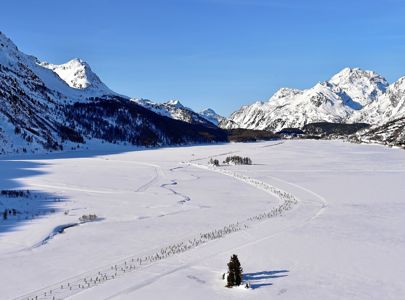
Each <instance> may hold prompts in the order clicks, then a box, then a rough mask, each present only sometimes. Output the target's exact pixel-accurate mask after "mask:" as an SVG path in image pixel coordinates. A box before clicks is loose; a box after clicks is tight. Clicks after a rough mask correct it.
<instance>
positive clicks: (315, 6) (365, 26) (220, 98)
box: [0, 0, 405, 115]
mask: <svg viewBox="0 0 405 300" xmlns="http://www.w3.org/2000/svg"><path fill="white" fill-rule="evenodd" d="M404 3H405V1H402V0H385V1H370V0H368V1H365V0H351V1H347V0H341V1H328V0H323V1H320V0H305V1H303V0H295V1H293V0H274V1H273V0H267V1H265V0H160V1H158V0H145V1H136V0H134V1H129V0H128V1H124V0H115V1H113V0H97V1H96V0H87V1H86V0H80V1H78V0H69V1H63V0H58V1H56V0H38V1H28V0H27V1H20V0H13V1H4V3H2V8H1V10H0V24H1V27H0V30H1V31H3V32H4V33H5V34H6V35H8V36H9V37H10V38H11V39H12V40H13V41H14V42H15V43H16V44H17V46H19V48H20V49H21V50H22V51H24V52H26V53H28V54H33V55H35V56H37V57H38V58H40V59H41V60H46V61H49V62H52V63H63V62H66V61H68V60H69V59H71V58H74V57H80V58H82V59H84V60H86V61H87V62H88V63H89V64H90V65H91V66H92V68H93V70H94V71H95V72H96V73H97V74H98V75H99V76H100V77H101V79H102V80H103V81H104V82H105V83H106V84H107V85H108V86H110V87H111V88H112V89H113V90H115V91H117V92H120V93H122V94H125V95H128V96H136V97H143V98H148V99H152V100H156V101H165V100H169V99H178V100H180V101H181V102H182V103H183V104H185V105H187V106H189V107H191V108H193V109H196V110H200V109H203V108H205V107H212V108H214V109H215V110H217V111H218V112H219V113H221V114H224V115H228V114H229V113H230V112H232V111H233V110H236V109H238V108H239V107H240V106H241V105H243V104H248V103H251V102H254V101H256V100H267V99H268V98H269V97H270V96H271V95H272V94H273V93H274V92H275V91H276V90H277V89H279V88H280V87H285V86H287V87H294V88H308V87H310V86H312V85H314V84H315V83H316V82H318V81H323V80H326V79H328V78H330V77H331V76H332V75H333V74H334V73H336V72H338V71H339V70H340V69H342V68H344V67H346V66H350V67H361V68H365V69H372V70H375V71H377V72H378V73H380V74H382V75H383V76H385V77H386V78H387V79H388V80H389V81H390V82H392V81H394V80H396V79H398V78H399V77H401V76H403V75H405V31H404V29H405V17H404V16H405V4H404Z"/></svg>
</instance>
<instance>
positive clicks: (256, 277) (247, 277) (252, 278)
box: [243, 270, 289, 289]
mask: <svg viewBox="0 0 405 300" xmlns="http://www.w3.org/2000/svg"><path fill="white" fill-rule="evenodd" d="M288 272H289V271H288V270H275V271H261V272H254V273H245V274H243V281H244V282H249V284H250V288H251V289H258V288H261V287H264V286H270V285H273V283H272V282H271V281H272V279H275V278H280V277H286V276H288V275H287V274H286V273H288Z"/></svg>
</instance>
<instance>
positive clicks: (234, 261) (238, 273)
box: [226, 254, 243, 287]
mask: <svg viewBox="0 0 405 300" xmlns="http://www.w3.org/2000/svg"><path fill="white" fill-rule="evenodd" d="M242 272H243V269H242V267H241V265H240V262H239V259H238V256H237V255H236V254H234V255H232V256H231V260H230V261H229V263H228V277H227V285H226V286H227V287H233V286H239V285H240V284H241V283H242Z"/></svg>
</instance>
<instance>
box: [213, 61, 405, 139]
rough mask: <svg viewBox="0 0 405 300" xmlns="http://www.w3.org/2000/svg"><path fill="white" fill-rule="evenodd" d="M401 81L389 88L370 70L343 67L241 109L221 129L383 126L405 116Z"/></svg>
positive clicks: (222, 124)
mask: <svg viewBox="0 0 405 300" xmlns="http://www.w3.org/2000/svg"><path fill="white" fill-rule="evenodd" d="M404 81H405V80H404V79H403V78H402V79H400V80H399V81H398V82H396V83H394V84H392V85H389V84H388V82H387V81H386V80H385V79H384V78H383V77H382V76H381V75H378V74H377V73H375V72H373V71H365V70H361V69H359V68H345V69H343V70H342V71H341V72H339V73H337V74H336V75H334V76H333V77H332V78H331V79H330V80H327V81H324V82H322V83H318V84H316V85H315V86H314V87H312V88H310V89H307V90H296V89H289V88H282V89H280V90H279V91H277V92H276V93H275V94H274V95H273V96H272V97H271V98H270V100H268V101H267V102H256V103H254V104H252V105H247V106H243V107H241V108H240V110H238V111H236V112H234V113H232V114H231V116H230V117H229V119H228V120H226V121H223V122H221V124H220V126H221V127H222V128H236V127H240V128H248V129H261V130H273V131H279V130H281V129H283V128H287V127H288V128H291V127H298V128H302V127H303V126H304V125H306V124H308V123H314V122H332V123H353V122H366V123H370V124H382V123H384V122H387V121H389V120H393V119H395V118H398V117H400V116H402V115H403V114H404V113H405V109H404V106H405V105H404V101H405V100H404V99H405V93H404V90H405V88H404Z"/></svg>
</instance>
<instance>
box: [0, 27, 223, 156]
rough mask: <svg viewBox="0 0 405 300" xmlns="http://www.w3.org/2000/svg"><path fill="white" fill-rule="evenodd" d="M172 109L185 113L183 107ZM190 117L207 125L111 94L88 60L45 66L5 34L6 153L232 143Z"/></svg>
mask: <svg viewBox="0 0 405 300" xmlns="http://www.w3.org/2000/svg"><path fill="white" fill-rule="evenodd" d="M168 106H170V107H173V114H175V113H177V112H178V114H179V115H182V114H181V112H180V111H181V110H182V108H181V106H180V104H179V103H174V102H170V103H168ZM188 117H189V118H191V119H193V118H194V117H195V118H196V119H197V120H199V119H201V122H198V121H196V122H193V124H189V123H185V122H180V121H177V120H173V119H171V118H166V117H162V116H161V115H160V114H156V113H154V112H152V111H150V110H148V109H145V108H144V107H142V106H140V105H138V104H136V103H135V102H131V101H129V98H127V97H123V96H120V95H118V94H116V93H115V92H113V91H111V90H110V89H109V88H108V87H107V86H106V85H105V84H104V83H103V82H102V81H101V80H100V78H99V77H98V76H97V75H96V74H95V73H93V72H92V70H91V68H90V66H89V65H88V64H87V63H85V62H83V61H82V60H80V59H74V60H72V61H70V62H68V63H66V64H63V65H53V64H50V63H44V62H41V61H39V60H38V59H37V58H35V57H33V56H29V55H26V54H24V53H22V52H21V51H19V49H18V48H17V46H16V45H15V44H14V43H13V42H12V41H11V40H10V39H9V38H7V37H6V36H5V35H4V34H3V33H0V154H1V153H15V152H38V151H43V150H44V149H45V150H46V151H49V150H61V149H63V148H64V147H73V148H76V147H77V145H78V144H82V143H86V141H88V140H90V139H93V138H96V139H100V140H103V141H107V142H111V143H120V142H123V143H130V144H134V145H147V146H156V145H166V144H184V143H190V142H193V143H195V142H209V141H212V140H220V141H224V140H226V134H225V133H224V132H223V131H221V130H219V129H218V128H216V127H215V126H213V125H212V124H211V123H209V122H207V121H206V120H205V119H203V118H201V117H200V116H199V115H198V114H196V113H194V114H191V113H189V114H186V113H185V114H184V119H187V118H188ZM178 119H181V118H180V117H178ZM193 120H194V119H193Z"/></svg>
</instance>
